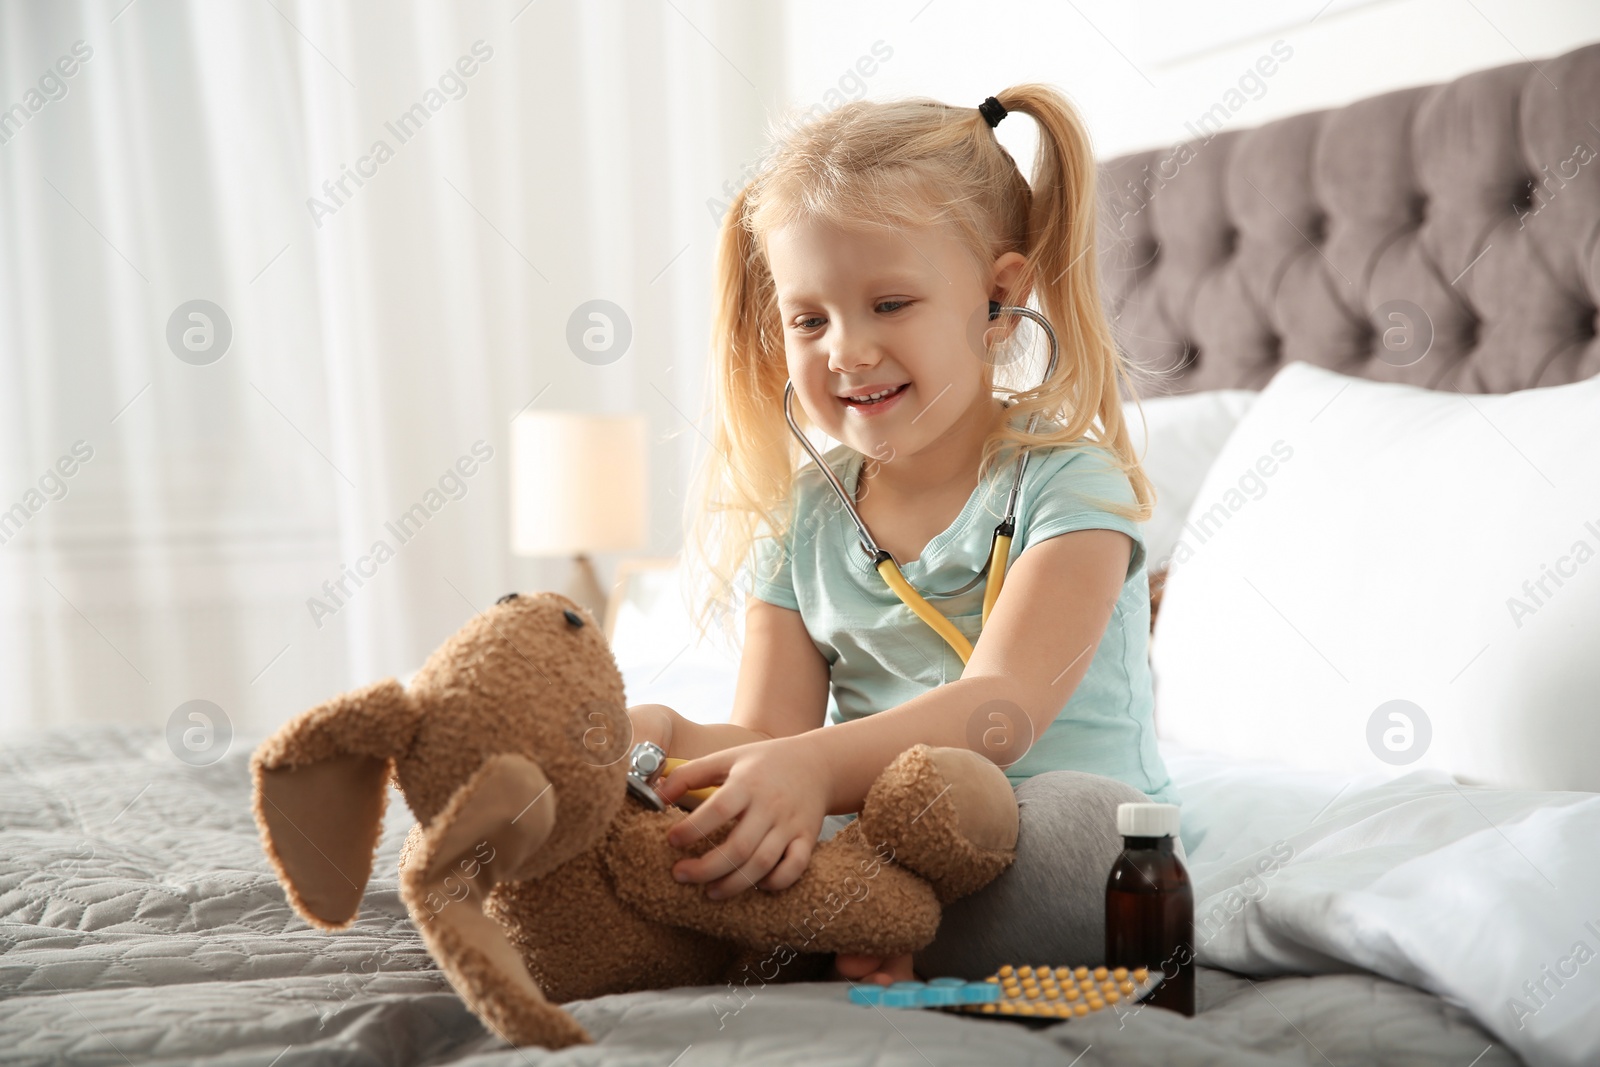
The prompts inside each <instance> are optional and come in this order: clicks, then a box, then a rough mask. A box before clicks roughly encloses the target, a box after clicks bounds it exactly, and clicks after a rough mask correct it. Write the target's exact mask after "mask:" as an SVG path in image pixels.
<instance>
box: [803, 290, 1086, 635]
mask: <svg viewBox="0 0 1600 1067" xmlns="http://www.w3.org/2000/svg"><path fill="white" fill-rule="evenodd" d="M1002 314H1012V315H1022V316H1024V317H1026V318H1030V319H1032V320H1033V321H1034V322H1036V323H1038V324H1039V327H1040V329H1042V330H1044V332H1045V336H1047V337H1048V338H1049V339H1050V363H1049V365H1048V366H1046V367H1045V371H1044V380H1043V381H1041V382H1040V383H1039V384H1040V387H1041V388H1042V387H1043V386H1044V383H1045V382H1048V381H1049V380H1050V377H1051V375H1053V374H1054V373H1055V369H1056V357H1057V355H1058V354H1059V346H1058V344H1057V341H1056V332H1055V330H1053V329H1051V328H1050V323H1049V322H1047V321H1045V317H1044V316H1043V315H1041V314H1039V313H1038V312H1037V311H1034V310H1033V309H1032V308H1025V307H1001V306H1000V303H999V301H997V300H991V301H989V319H990V321H993V320H995V319H997V318H999V317H1000V316H1001V315H1002ZM793 395H794V381H793V380H790V381H788V382H785V383H784V387H783V417H784V419H785V420H786V421H787V422H788V423H789V430H790V432H791V433H793V434H794V436H795V438H796V439H797V440H798V441H799V442H800V444H801V446H802V447H803V448H804V449H805V450H806V454H807V455H809V456H810V457H811V461H812V462H813V463H815V464H816V465H817V469H818V470H820V471H822V473H823V476H824V477H826V478H827V479H828V484H829V485H831V486H833V491H834V492H835V493H837V494H838V496H839V502H840V503H842V504H843V505H844V507H845V510H846V511H848V512H849V513H850V518H851V521H853V522H854V523H855V524H856V532H857V533H858V534H860V538H861V540H860V544H861V550H862V551H863V552H865V553H866V554H867V555H868V556H869V557H870V558H871V560H872V566H873V567H874V568H875V569H876V570H877V572H878V573H879V574H880V575H882V576H883V580H884V583H885V584H886V585H888V586H889V588H890V589H891V590H893V592H894V594H895V595H896V596H898V597H899V598H900V600H901V602H902V603H904V604H905V606H906V607H908V608H910V609H911V610H912V612H913V613H915V614H916V616H917V617H918V618H920V619H921V620H922V621H923V622H925V623H927V624H928V625H929V626H930V627H932V628H933V630H934V632H935V633H937V634H938V635H939V636H940V637H942V638H944V639H945V641H946V642H947V643H948V644H949V645H950V647H951V648H953V649H955V651H956V655H958V656H960V657H961V662H962V663H963V664H965V663H966V662H967V660H969V659H970V658H971V657H972V644H971V642H969V641H968V640H967V638H966V635H965V634H963V633H962V632H961V631H960V630H957V629H956V628H955V625H954V624H953V623H951V621H950V620H949V619H947V618H945V617H944V616H943V615H941V614H939V612H938V611H937V610H936V609H935V608H934V607H933V605H932V604H929V603H928V601H927V600H926V599H924V598H923V596H922V594H920V593H918V592H917V591H916V590H915V589H913V588H912V586H911V583H910V582H908V581H906V578H905V575H903V574H901V573H900V565H899V564H898V563H896V562H895V558H894V556H893V555H891V554H890V553H889V552H887V551H885V550H884V549H881V548H879V547H878V543H877V542H876V541H874V540H873V539H872V532H871V531H870V530H868V529H867V524H866V523H865V522H864V521H862V518H861V513H860V512H859V511H857V510H856V506H855V503H854V501H852V500H851V499H850V494H849V493H847V492H846V491H845V488H844V483H843V482H841V481H840V480H839V476H838V475H837V474H835V473H834V472H833V470H832V469H831V468H829V466H828V465H827V464H826V463H825V462H823V459H822V455H821V453H819V452H818V451H817V448H816V446H815V445H813V444H812V443H811V441H810V440H809V439H808V438H807V437H806V435H805V434H804V433H803V432H801V430H800V427H799V425H798V424H796V422H795V421H794V412H793V411H792V410H791V408H790V402H789V401H790V397H792V396H793ZM1038 421H1039V413H1038V412H1037V411H1035V412H1034V413H1033V415H1032V416H1030V417H1029V419H1028V433H1029V434H1032V433H1033V430H1034V427H1035V426H1036V425H1037V424H1038ZM1027 469H1028V449H1027V447H1026V446H1023V447H1022V449H1021V454H1020V455H1019V456H1018V457H1017V473H1016V475H1015V476H1014V477H1013V478H1012V480H1011V492H1010V494H1009V495H1008V496H1007V497H1006V514H1005V518H1003V519H1001V520H1000V524H999V525H998V526H996V527H995V528H994V536H993V538H992V539H991V541H990V543H989V556H988V559H987V560H986V561H985V563H984V565H983V569H982V570H980V571H979V572H978V573H977V574H976V575H975V576H973V579H972V581H970V582H968V583H967V584H966V585H964V586H962V587H961V588H960V589H956V590H952V591H951V592H948V593H934V594H930V595H932V596H935V597H940V598H944V597H952V596H957V595H959V594H961V593H964V592H966V591H967V590H969V589H971V588H972V587H973V586H975V585H977V584H978V582H979V581H980V580H982V579H984V578H985V576H986V575H987V580H986V581H985V584H984V589H983V615H982V616H981V618H980V620H979V624H980V626H981V625H982V624H983V623H987V622H988V621H989V612H990V611H991V610H992V609H993V608H994V605H995V601H997V600H999V599H1000V587H1001V586H1002V585H1004V584H1005V580H1006V564H1007V563H1008V562H1009V561H1010V558H1011V538H1012V536H1013V535H1014V534H1015V533H1016V517H1017V498H1018V496H1020V495H1021V493H1022V476H1023V474H1024V473H1026V471H1027Z"/></svg>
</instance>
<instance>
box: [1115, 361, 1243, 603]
mask: <svg viewBox="0 0 1600 1067" xmlns="http://www.w3.org/2000/svg"><path fill="white" fill-rule="evenodd" d="M1255 398H1256V393H1255V391H1254V390H1252V389H1217V390H1213V391H1211V392H1205V393H1186V394H1184V395H1182V396H1157V397H1151V398H1150V399H1148V400H1143V401H1141V402H1140V404H1139V405H1135V404H1133V403H1131V402H1126V401H1125V402H1124V403H1123V405H1122V417H1123V418H1124V419H1125V420H1126V421H1127V423H1128V434H1129V436H1130V437H1132V439H1133V452H1134V455H1136V456H1140V457H1141V461H1142V464H1143V466H1144V472H1145V475H1146V476H1147V477H1148V478H1149V479H1150V482H1151V484H1152V485H1154V486H1155V490H1156V503H1155V508H1154V509H1153V511H1152V513H1151V515H1150V519H1149V521H1148V522H1146V523H1145V524H1144V534H1145V546H1144V547H1145V558H1146V559H1148V560H1149V561H1150V562H1149V569H1150V570H1151V571H1155V570H1159V569H1161V568H1162V567H1165V566H1166V565H1167V560H1168V557H1169V556H1171V554H1172V550H1173V548H1174V547H1175V546H1176V544H1177V541H1178V535H1179V532H1180V531H1181V530H1182V528H1183V520H1184V519H1185V518H1186V517H1187V516H1188V514H1189V508H1190V506H1191V505H1192V504H1193V503H1194V499H1195V497H1196V496H1197V495H1199V493H1200V484H1201V482H1203V481H1204V480H1205V476H1206V472H1207V471H1209V470H1210V469H1211V463H1212V461H1213V460H1215V459H1216V458H1217V453H1218V452H1220V451H1221V450H1222V445H1223V443H1224V442H1225V441H1227V440H1228V435H1229V434H1231V433H1232V432H1233V428H1234V426H1235V425H1237V424H1238V422H1239V420H1240V419H1241V418H1242V417H1243V416H1244V413H1245V412H1247V411H1249V410H1250V404H1251V402H1252V401H1254V400H1255ZM1140 406H1142V407H1143V408H1144V415H1143V417H1142V418H1141V417H1140V414H1139V408H1140Z"/></svg>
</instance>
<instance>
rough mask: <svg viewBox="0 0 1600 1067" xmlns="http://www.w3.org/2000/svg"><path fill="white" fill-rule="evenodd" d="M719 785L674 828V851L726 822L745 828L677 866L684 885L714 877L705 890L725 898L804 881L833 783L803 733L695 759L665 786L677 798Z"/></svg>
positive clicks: (668, 795)
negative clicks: (755, 889)
mask: <svg viewBox="0 0 1600 1067" xmlns="http://www.w3.org/2000/svg"><path fill="white" fill-rule="evenodd" d="M710 785H714V786H717V787H718V788H717V790H716V792H714V793H712V794H711V796H710V798H709V799H707V800H705V801H702V802H701V804H700V806H699V807H697V808H695V810H694V812H693V813H691V814H690V815H689V816H688V817H687V818H685V819H684V820H683V821H682V822H680V823H678V824H677V825H676V826H674V827H673V828H672V829H671V830H670V831H668V833H667V843H668V844H670V845H672V846H673V847H674V848H683V847H685V846H688V845H692V844H694V843H695V842H696V841H699V840H700V839H701V838H703V837H705V836H707V835H709V834H710V833H712V831H714V830H716V829H717V828H718V827H720V826H721V825H722V824H723V823H726V822H728V821H729V820H731V819H737V820H738V825H737V826H735V827H734V829H733V832H732V833H730V834H729V835H728V838H727V840H726V841H724V842H722V844H720V845H716V846H714V847H713V848H712V849H711V850H710V851H709V852H707V853H705V855H703V856H698V857H696V858H693V859H686V860H679V861H678V862H677V863H676V864H674V865H673V867H672V874H673V877H675V878H677V879H678V881H680V882H710V883H711V884H710V885H708V886H707V887H706V895H707V896H708V897H711V898H712V899H713V900H720V899H723V898H725V897H731V896H734V895H736V894H738V893H742V892H744V891H745V890H746V889H749V888H751V887H753V886H754V887H758V888H761V889H768V890H779V889H787V888H788V887H789V886H791V885H793V884H794V883H795V882H796V881H797V880H799V878H800V875H801V874H802V873H804V871H805V869H806V864H808V863H809V862H811V850H812V849H813V848H814V847H815V846H816V843H817V834H818V833H820V832H821V831H822V819H823V816H824V815H826V814H827V798H828V796H829V795H830V791H831V786H832V783H831V781H830V780H829V777H828V768H827V765H826V764H825V763H824V762H823V761H822V760H821V759H820V758H819V757H818V755H817V753H816V751H815V749H814V748H813V747H812V746H811V745H809V744H807V743H806V741H805V739H804V738H803V737H798V736H797V737H779V738H774V739H773V740H771V741H758V742H755V743H754V744H748V745H739V746H737V747H735V748H727V749H723V750H722V751H721V752H716V753H713V754H712V755H709V756H703V757H701V758H700V759H697V760H690V761H689V762H688V763H685V764H682V765H681V766H679V767H678V769H677V770H675V771H673V772H672V773H671V774H670V775H668V776H667V777H666V778H665V779H664V780H663V781H662V782H661V783H660V786H659V791H660V793H661V795H662V796H663V797H664V798H665V799H666V800H667V802H668V803H672V802H674V801H676V800H677V798H678V797H681V796H682V795H683V794H684V793H685V792H687V791H688V790H690V789H700V788H703V787H705V786H710Z"/></svg>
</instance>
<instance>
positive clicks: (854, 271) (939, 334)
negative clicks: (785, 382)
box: [766, 220, 1025, 463]
mask: <svg viewBox="0 0 1600 1067" xmlns="http://www.w3.org/2000/svg"><path fill="white" fill-rule="evenodd" d="M766 256H767V264H768V267H769V269H770V270H771V272H772V278H773V282H774V283H775V286H776V289H777V299H778V314H779V317H780V320H781V322H782V324H783V336H784V351H785V354H786V359H787V363H788V371H789V377H790V379H791V380H792V381H793V382H794V389H795V393H796V395H797V397H798V399H799V401H800V403H801V405H802V406H803V407H804V408H805V411H806V413H807V414H808V415H809V416H810V417H811V421H812V422H813V423H814V424H815V425H817V426H818V427H820V428H821V429H822V431H823V432H824V433H826V434H827V435H828V436H830V437H832V438H833V439H834V440H836V441H840V442H842V443H844V444H846V445H848V446H849V447H850V448H853V449H855V450H856V451H858V452H862V453H864V454H866V455H868V456H872V457H874V458H876V459H878V460H879V461H881V462H884V463H889V462H892V461H894V460H896V459H900V460H904V459H906V458H907V457H910V456H914V455H917V454H918V453H923V452H924V451H925V450H928V449H929V446H930V445H933V444H934V443H935V442H941V441H942V439H946V438H947V435H949V431H951V429H952V428H956V429H957V430H958V432H957V433H956V434H955V435H953V439H952V440H951V444H952V445H958V446H959V447H957V448H956V449H955V453H954V454H960V453H964V452H965V451H966V450H967V448H968V447H969V446H970V445H971V443H972V441H973V440H974V439H975V440H976V441H977V442H978V443H979V444H980V445H981V442H982V440H983V437H984V436H986V435H987V433H988V432H989V430H990V429H991V428H992V427H993V426H994V420H995V417H996V416H997V414H998V403H997V401H995V399H994V396H993V392H992V390H991V388H990V385H989V382H988V380H987V379H988V373H987V372H988V371H989V369H990V368H989V366H988V365H987V363H986V362H985V360H984V359H983V357H982V353H983V338H984V334H985V331H986V330H987V329H989V328H991V326H990V323H989V321H988V309H989V300H990V299H991V294H993V296H995V297H999V296H1000V293H1001V291H1002V290H1003V288H1004V287H1005V286H1006V285H1008V284H1009V283H1010V282H1011V281H1012V280H1013V278H1014V276H1015V273H1016V271H1018V270H1019V269H1020V268H1021V267H1022V266H1023V264H1024V262H1025V261H1024V259H1023V257H1022V256H1020V255H1018V254H1017V253H1015V252H1007V253H1006V254H1005V255H1003V256H1001V257H1000V258H999V259H998V260H996V261H995V264H994V270H993V271H992V272H990V273H989V274H988V275H986V276H985V275H980V273H979V272H978V270H977V269H976V268H975V266H974V264H973V262H972V259H971V257H970V256H969V255H968V254H967V252H966V250H965V248H964V247H963V246H962V245H961V243H960V242H959V241H957V240H956V239H955V238H954V236H953V235H952V234H951V233H950V232H948V231H947V230H946V229H944V228H942V227H920V228H914V229H912V228H902V229H891V228H887V227H884V228H871V229H846V228H842V227H839V226H837V225H835V224H832V223H824V222H817V221H814V220H803V221H798V222H794V223H790V224H788V225H785V226H782V227H780V228H778V229H776V230H774V231H772V232H771V233H770V234H769V235H768V236H767V240H766ZM996 325H999V324H996ZM886 391H887V392H888V394H889V395H887V396H885V397H884V398H883V399H881V400H878V401H877V402H874V403H862V402H857V401H855V400H853V399H848V398H854V397H859V396H863V395H866V394H870V393H874V392H879V393H882V392H886ZM939 451H940V450H937V449H935V450H933V451H932V452H929V453H928V455H929V457H930V458H934V456H935V454H936V453H937V452H939Z"/></svg>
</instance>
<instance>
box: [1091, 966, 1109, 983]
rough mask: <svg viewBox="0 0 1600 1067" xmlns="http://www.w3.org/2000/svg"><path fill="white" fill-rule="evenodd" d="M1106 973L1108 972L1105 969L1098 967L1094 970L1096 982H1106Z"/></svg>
mask: <svg viewBox="0 0 1600 1067" xmlns="http://www.w3.org/2000/svg"><path fill="white" fill-rule="evenodd" d="M1106 973H1107V972H1106V969H1105V968H1104V967H1096V968H1095V969H1094V977H1095V981H1097V982H1104V981H1105V980H1106Z"/></svg>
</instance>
